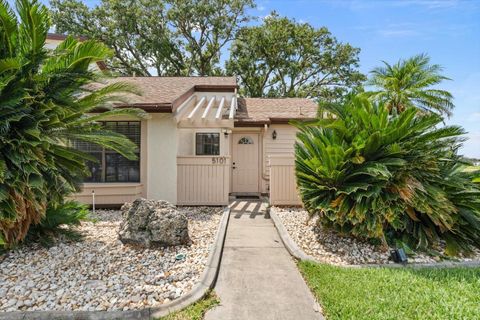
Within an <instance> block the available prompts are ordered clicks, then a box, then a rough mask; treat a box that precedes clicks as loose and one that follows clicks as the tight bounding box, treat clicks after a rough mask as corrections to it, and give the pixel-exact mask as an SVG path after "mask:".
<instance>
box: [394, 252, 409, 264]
mask: <svg viewBox="0 0 480 320" xmlns="http://www.w3.org/2000/svg"><path fill="white" fill-rule="evenodd" d="M390 256H391V257H392V260H393V262H395V263H401V264H407V262H408V258H407V254H406V253H405V250H403V249H402V248H400V249H395V250H392V251H391V252H390Z"/></svg>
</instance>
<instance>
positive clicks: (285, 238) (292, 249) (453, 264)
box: [268, 208, 480, 269]
mask: <svg viewBox="0 0 480 320" xmlns="http://www.w3.org/2000/svg"><path fill="white" fill-rule="evenodd" d="M268 211H269V214H270V218H272V221H273V224H274V225H275V228H276V229H277V231H278V234H279V235H280V239H282V242H283V244H284V245H285V247H286V248H287V250H288V252H289V253H290V255H292V257H294V258H295V259H297V260H300V261H311V262H315V263H324V262H320V261H318V260H317V259H315V258H314V257H312V256H310V255H308V254H306V253H305V252H304V251H303V250H302V249H301V248H300V247H299V246H298V245H297V243H296V242H295V241H294V240H293V239H292V237H290V234H289V233H288V231H287V229H286V228H285V226H284V225H283V223H282V221H281V220H280V218H279V217H278V215H277V214H276V213H275V211H272V210H270V208H269V209H268ZM324 264H325V263H324ZM342 267H346V268H381V267H384V268H418V269H419V268H459V267H463V268H474V267H480V261H458V262H457V261H443V262H437V263H410V264H405V265H404V264H399V263H391V264H380V263H379V264H365V265H354V264H350V265H344V266H342Z"/></svg>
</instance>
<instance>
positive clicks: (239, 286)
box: [205, 200, 323, 320]
mask: <svg viewBox="0 0 480 320" xmlns="http://www.w3.org/2000/svg"><path fill="white" fill-rule="evenodd" d="M230 207H231V209H232V210H231V216H230V221H229V225H228V229H227V237H226V240H225V246H224V251H223V256H222V262H221V266H220V273H219V277H218V280H217V284H216V286H215V292H216V293H217V295H219V297H220V305H219V306H218V307H216V308H214V309H212V310H210V311H208V312H207V314H206V317H205V319H206V320H256V319H258V320H269V319H272V320H273V319H274V320H283V319H285V320H287V319H288V320H291V319H298V320H310V319H323V317H322V316H321V314H320V312H319V307H318V306H317V304H316V302H315V300H314V298H313V296H312V294H311V292H310V290H309V288H308V287H307V285H306V284H305V282H304V280H303V278H302V276H301V275H300V272H299V271H298V269H297V267H296V265H295V262H294V261H293V259H292V258H291V256H290V255H289V253H288V252H287V250H286V249H285V247H284V246H283V243H282V241H281V240H280V237H279V235H278V233H277V230H276V229H275V227H274V225H273V223H272V221H271V220H270V218H269V217H267V216H266V214H265V208H266V203H264V202H261V201H251V200H248V201H234V202H232V203H231V204H230Z"/></svg>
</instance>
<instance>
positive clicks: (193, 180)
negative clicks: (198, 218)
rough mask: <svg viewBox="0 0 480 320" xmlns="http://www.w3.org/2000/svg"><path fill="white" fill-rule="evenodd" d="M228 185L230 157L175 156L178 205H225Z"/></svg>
mask: <svg viewBox="0 0 480 320" xmlns="http://www.w3.org/2000/svg"><path fill="white" fill-rule="evenodd" d="M212 158H216V159H224V163H212ZM229 187H230V157H223V156H220V157H216V156H208V157H190V156H179V157H177V197H178V198H177V204H178V205H227V204H228V193H229Z"/></svg>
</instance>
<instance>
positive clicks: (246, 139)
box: [238, 137, 253, 144]
mask: <svg viewBox="0 0 480 320" xmlns="http://www.w3.org/2000/svg"><path fill="white" fill-rule="evenodd" d="M238 144H253V139H252V138H250V137H242V138H240V140H238Z"/></svg>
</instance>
